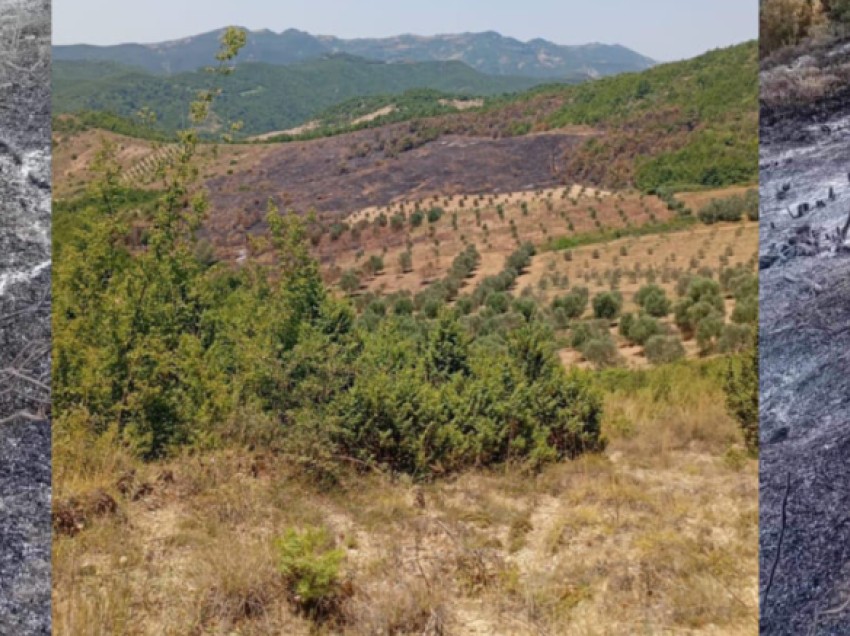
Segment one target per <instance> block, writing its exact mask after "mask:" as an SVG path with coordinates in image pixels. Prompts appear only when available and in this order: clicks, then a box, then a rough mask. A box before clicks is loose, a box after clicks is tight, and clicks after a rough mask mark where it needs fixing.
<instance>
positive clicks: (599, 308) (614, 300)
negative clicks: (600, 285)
mask: <svg viewBox="0 0 850 636" xmlns="http://www.w3.org/2000/svg"><path fill="white" fill-rule="evenodd" d="M622 307H623V297H622V295H621V294H620V293H619V292H604V293H602V294H598V295H597V296H596V297H594V299H593V313H594V315H595V316H596V317H597V318H605V319H607V320H613V319H614V318H616V317H617V316H618V315H620V309H622Z"/></svg>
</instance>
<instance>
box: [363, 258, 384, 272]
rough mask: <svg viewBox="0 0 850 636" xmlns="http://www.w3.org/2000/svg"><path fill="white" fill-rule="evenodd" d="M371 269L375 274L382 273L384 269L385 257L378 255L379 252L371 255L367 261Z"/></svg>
mask: <svg viewBox="0 0 850 636" xmlns="http://www.w3.org/2000/svg"><path fill="white" fill-rule="evenodd" d="M367 266H368V268H369V271H370V272H372V273H373V274H380V273H381V272H382V271H384V258H383V257H382V256H378V255H377V254H372V256H370V257H369V262H368V263H367Z"/></svg>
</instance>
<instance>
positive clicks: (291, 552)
mask: <svg viewBox="0 0 850 636" xmlns="http://www.w3.org/2000/svg"><path fill="white" fill-rule="evenodd" d="M275 545H276V547H277V550H278V555H279V561H278V567H279V568H280V572H281V574H282V575H283V578H284V580H285V581H286V583H287V585H288V586H289V588H290V592H291V593H292V594H293V595H294V596H295V597H296V598H297V600H298V602H299V604H300V605H301V606H302V607H304V608H305V609H307V610H316V609H318V608H320V606H322V605H323V604H324V605H327V604H329V603H331V602H332V601H333V600H334V598H335V597H336V596H337V594H338V593H339V576H340V575H339V571H340V567H341V566H342V564H343V562H344V561H345V552H344V551H343V550H339V549H334V548H333V539H332V537H331V534H330V532H328V530H327V529H326V528H305V529H304V530H303V531H301V532H299V531H298V530H296V529H294V528H287V529H286V531H285V532H284V534H283V536H282V537H281V538H279V539H278V540H277V541H276V542H275Z"/></svg>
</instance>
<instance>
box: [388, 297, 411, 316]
mask: <svg viewBox="0 0 850 636" xmlns="http://www.w3.org/2000/svg"><path fill="white" fill-rule="evenodd" d="M413 309H414V306H413V299H412V298H410V297H409V296H401V297H400V298H397V299H396V301H395V302H394V303H393V314H395V315H396V316H410V315H411V314H412V313H413Z"/></svg>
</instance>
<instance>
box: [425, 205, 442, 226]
mask: <svg viewBox="0 0 850 636" xmlns="http://www.w3.org/2000/svg"><path fill="white" fill-rule="evenodd" d="M442 217H443V208H436V207H435V208H431V209H430V210H428V223H436V222H437V221H439V220H440V219H441V218H442Z"/></svg>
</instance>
